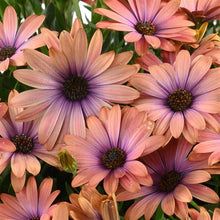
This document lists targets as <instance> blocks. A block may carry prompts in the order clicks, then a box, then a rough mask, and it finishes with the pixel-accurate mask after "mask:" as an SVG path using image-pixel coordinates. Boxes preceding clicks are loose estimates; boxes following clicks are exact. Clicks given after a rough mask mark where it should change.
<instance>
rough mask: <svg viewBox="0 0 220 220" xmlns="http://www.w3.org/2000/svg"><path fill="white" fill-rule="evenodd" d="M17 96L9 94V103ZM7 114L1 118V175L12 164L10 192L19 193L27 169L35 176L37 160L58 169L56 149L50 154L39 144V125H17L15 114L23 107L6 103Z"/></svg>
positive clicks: (38, 167) (25, 123) (37, 168)
mask: <svg viewBox="0 0 220 220" xmlns="http://www.w3.org/2000/svg"><path fill="white" fill-rule="evenodd" d="M16 95H18V92H17V91H16V90H13V91H11V92H10V94H9V98H8V101H9V102H10V101H11V99H12V98H13V97H14V96H16ZM8 110H9V114H8V115H6V116H7V117H3V118H2V119H0V135H1V137H2V138H0V146H1V147H0V148H1V149H0V150H1V151H2V152H0V154H1V157H0V173H2V171H3V170H4V169H5V167H6V166H7V165H8V164H9V163H11V183H12V187H13V189H14V190H15V191H16V192H18V191H20V190H21V189H22V188H23V186H24V183H25V179H26V170H27V171H28V172H29V173H31V174H33V175H37V174H38V173H39V172H40V169H41V165H40V162H39V161H38V159H37V157H38V158H40V159H42V160H43V161H45V162H46V163H48V164H50V165H52V166H58V159H57V153H58V150H59V149H58V146H57V147H56V148H54V150H53V151H50V152H49V151H47V150H46V149H45V148H44V146H42V145H40V144H39V141H38V134H37V131H38V122H36V121H30V122H17V121H15V118H14V117H15V115H16V114H17V113H19V112H21V111H22V110H23V109H22V108H15V107H12V106H11V105H10V104H9V108H8Z"/></svg>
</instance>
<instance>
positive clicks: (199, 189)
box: [188, 184, 219, 203]
mask: <svg viewBox="0 0 220 220" xmlns="http://www.w3.org/2000/svg"><path fill="white" fill-rule="evenodd" d="M188 188H189V190H190V191H191V193H192V196H193V197H195V198H197V199H200V200H202V201H205V202H208V203H218V202H219V197H218V195H217V194H216V192H215V191H213V190H212V189H210V188H208V187H207V186H203V185H201V184H194V185H188Z"/></svg>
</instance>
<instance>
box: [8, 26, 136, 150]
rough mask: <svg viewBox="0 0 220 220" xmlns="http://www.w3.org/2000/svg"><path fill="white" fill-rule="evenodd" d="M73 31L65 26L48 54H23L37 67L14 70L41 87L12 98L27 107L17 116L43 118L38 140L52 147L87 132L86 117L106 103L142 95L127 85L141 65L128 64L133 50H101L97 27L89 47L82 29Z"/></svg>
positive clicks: (18, 105)
mask: <svg viewBox="0 0 220 220" xmlns="http://www.w3.org/2000/svg"><path fill="white" fill-rule="evenodd" d="M72 36H73V34H72V33H71V35H70V33H68V32H66V31H63V32H62V33H61V35H60V38H59V43H60V45H59V46H60V49H58V48H57V49H55V48H54V47H51V48H50V49H49V55H50V56H49V57H48V56H46V55H44V54H42V53H40V52H38V51H35V50H29V49H26V50H25V51H24V54H25V57H26V59H27V63H28V65H29V66H30V67H31V68H32V70H31V69H20V70H16V71H15V72H14V77H15V78H16V79H17V80H19V81H20V82H22V83H24V84H26V85H29V86H31V87H34V88H36V89H32V90H29V91H25V92H22V93H20V94H19V95H18V96H16V97H15V98H14V99H13V100H12V102H11V103H12V105H14V106H17V107H24V108H25V110H24V111H23V112H21V113H20V114H18V116H17V117H16V118H17V119H19V120H25V121H27V120H32V119H35V118H40V125H39V141H40V143H41V144H43V145H44V146H45V147H46V148H47V149H48V150H51V149H52V148H53V147H54V145H55V143H56V142H57V141H58V142H61V141H62V138H63V136H64V134H68V133H69V134H74V135H79V136H82V137H84V136H85V131H86V129H85V127H86V125H85V117H86V116H89V115H97V114H98V111H99V109H100V108H101V107H102V106H108V107H110V106H111V104H112V103H113V102H116V103H123V104H126V103H131V102H132V101H133V100H134V99H136V98H138V97H139V92H138V91H137V90H135V89H133V88H131V87H128V86H126V85H122V84H124V83H125V82H126V81H127V80H129V79H130V77H131V76H132V75H134V74H136V73H137V72H138V70H139V65H137V64H135V65H127V63H128V62H129V61H130V59H131V57H132V53H131V52H124V53H121V54H118V55H115V53H114V51H110V52H107V53H104V54H100V53H101V49H102V42H103V39H102V34H101V31H100V30H97V31H96V32H95V34H94V36H93V38H92V40H91V42H90V45H89V47H88V49H87V37H86V33H85V31H84V30H83V29H82V28H79V29H78V31H77V32H76V33H75V34H74V36H73V37H72ZM33 97H35V98H33Z"/></svg>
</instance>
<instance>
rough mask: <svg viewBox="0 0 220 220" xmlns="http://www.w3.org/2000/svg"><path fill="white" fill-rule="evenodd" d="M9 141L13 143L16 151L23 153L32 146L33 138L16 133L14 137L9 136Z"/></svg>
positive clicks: (27, 151)
mask: <svg viewBox="0 0 220 220" xmlns="http://www.w3.org/2000/svg"><path fill="white" fill-rule="evenodd" d="M11 141H12V142H13V143H14V145H15V147H16V149H17V150H16V152H20V153H23V154H27V153H29V152H30V151H31V150H32V149H33V147H34V142H33V139H32V138H31V137H28V136H26V135H24V134H20V135H16V136H15V137H13V138H11Z"/></svg>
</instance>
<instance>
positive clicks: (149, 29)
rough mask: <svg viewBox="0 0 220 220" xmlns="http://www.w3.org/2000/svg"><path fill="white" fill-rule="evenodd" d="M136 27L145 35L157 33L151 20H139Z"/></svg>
mask: <svg viewBox="0 0 220 220" xmlns="http://www.w3.org/2000/svg"><path fill="white" fill-rule="evenodd" d="M135 29H136V31H137V32H138V33H140V34H143V35H153V34H154V33H155V26H154V25H153V24H152V23H151V22H150V21H138V23H137V24H136V25H135Z"/></svg>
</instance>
